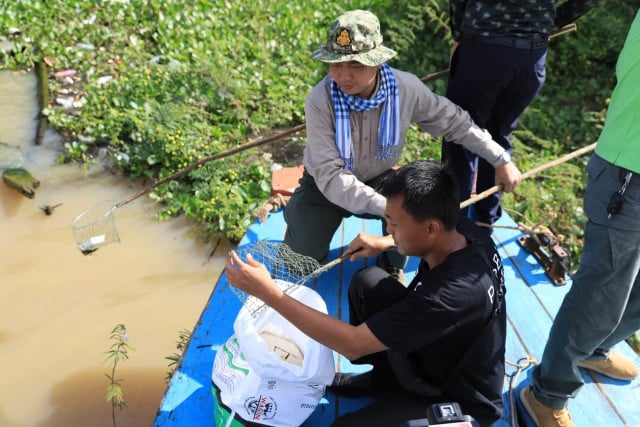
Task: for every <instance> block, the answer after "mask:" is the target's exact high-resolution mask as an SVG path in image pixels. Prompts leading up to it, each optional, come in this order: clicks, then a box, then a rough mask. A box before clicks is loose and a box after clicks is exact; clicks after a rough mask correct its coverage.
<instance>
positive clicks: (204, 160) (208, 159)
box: [115, 123, 305, 208]
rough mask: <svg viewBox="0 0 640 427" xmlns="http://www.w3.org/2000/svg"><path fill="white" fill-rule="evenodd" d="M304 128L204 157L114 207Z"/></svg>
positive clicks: (300, 126)
mask: <svg viewBox="0 0 640 427" xmlns="http://www.w3.org/2000/svg"><path fill="white" fill-rule="evenodd" d="M304 128H305V125H304V123H303V124H301V125H298V126H294V127H292V128H291V129H287V130H285V131H283V132H280V133H277V134H275V135H272V136H268V137H265V138H260V139H258V140H255V141H250V142H247V143H244V144H242V145H239V146H237V147H235V148H232V149H230V150H227V151H223V152H221V153H218V154H213V155H211V156H207V157H204V158H202V159H200V160H198V161H197V162H194V163H191V164H190V165H189V166H187V167H186V168H184V169H180V170H179V171H178V172H176V173H173V174H171V175H169V176H167V177H165V178H162V179H161V180H159V181H156V182H154V183H152V184H150V185H149V186H147V187H145V188H143V189H142V190H140V191H138V192H137V193H135V194H132V195H131V196H129V197H128V198H126V199H125V200H122V201H120V202H118V203H117V204H116V205H115V207H116V208H119V207H121V206H123V205H126V204H127V203H129V202H132V201H133V200H135V199H137V198H138V197H140V196H142V195H143V194H146V193H148V192H149V191H151V190H153V189H154V188H156V187H157V186H159V185H161V184H164V183H165V182H169V181H173V180H174V179H177V178H180V177H181V176H183V175H185V174H187V173H189V172H191V171H192V170H194V169H195V168H197V167H198V166H200V165H203V164H205V163H208V162H211V161H213V160H218V159H222V158H223V157H229V156H231V155H232V154H236V153H239V152H240V151H245V150H248V149H249V148H253V147H257V146H259V145H264V144H267V143H269V142H273V141H277V140H279V139H282V138H284V137H285V136H289V135H292V134H294V133H297V132H300V131H301V130H303V129H304Z"/></svg>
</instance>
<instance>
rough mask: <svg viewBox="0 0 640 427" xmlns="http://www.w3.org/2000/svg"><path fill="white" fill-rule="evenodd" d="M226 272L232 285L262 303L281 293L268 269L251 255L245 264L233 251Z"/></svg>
mask: <svg viewBox="0 0 640 427" xmlns="http://www.w3.org/2000/svg"><path fill="white" fill-rule="evenodd" d="M224 272H225V273H226V275H227V281H228V282H229V283H230V284H231V285H233V286H235V287H236V288H238V289H240V290H243V291H245V292H246V293H248V294H250V295H253V296H255V297H257V298H259V299H261V300H262V301H265V299H266V298H268V296H270V295H271V294H274V293H278V292H281V290H280V288H278V287H277V286H276V284H275V283H274V282H273V279H271V275H270V274H269V271H268V270H267V268H266V267H265V266H264V265H263V264H261V263H259V262H258V261H256V260H255V259H253V257H251V255H250V254H248V255H247V262H243V261H242V260H241V259H240V257H239V256H238V254H237V253H236V251H231V254H230V257H229V261H227V265H226V266H225V268H224ZM265 302H266V301H265Z"/></svg>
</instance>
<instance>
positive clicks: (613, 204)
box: [607, 172, 633, 218]
mask: <svg viewBox="0 0 640 427" xmlns="http://www.w3.org/2000/svg"><path fill="white" fill-rule="evenodd" d="M632 176H633V173H632V172H627V173H626V174H625V176H624V182H623V183H622V187H620V189H619V190H618V191H616V192H615V193H613V195H612V196H611V200H609V204H608V205H607V213H608V214H609V218H611V216H613V215H616V214H617V213H618V212H620V210H621V209H622V203H623V202H624V197H622V195H623V194H624V192H625V190H626V189H627V186H628V185H629V182H631V177H632Z"/></svg>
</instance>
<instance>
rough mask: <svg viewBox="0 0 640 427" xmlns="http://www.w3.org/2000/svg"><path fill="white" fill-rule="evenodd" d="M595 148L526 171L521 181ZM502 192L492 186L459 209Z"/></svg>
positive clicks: (594, 146)
mask: <svg viewBox="0 0 640 427" xmlns="http://www.w3.org/2000/svg"><path fill="white" fill-rule="evenodd" d="M595 148H596V143H595V142H594V143H593V144H591V145H587V146H586V147H582V148H580V149H578V150H576V151H572V152H571V153H569V154H565V155H564V156H562V157H559V158H557V159H556V160H553V161H551V162H549V163H545V164H543V165H540V166H537V167H535V168H533V169H531V170H530V171H527V172H525V173H523V174H522V179H526V178H529V177H531V176H533V175H535V174H537V173H539V172H542V171H544V170H547V169H549V168H552V167H554V166H557V165H559V164H560V163H564V162H566V161H567V160H571V159H573V158H575V157H578V156H581V155H583V154H585V153H588V152H590V151H593V150H594V149H595ZM500 190H502V185H494V186H493V187H491V188H489V189H487V190H484V191H483V192H482V193H478V194H476V195H475V196H473V197H470V198H468V199H467V200H465V201H464V202H462V203H460V209H462V208H466V207H467V206H469V205H472V204H474V203H476V202H478V201H480V200H482V199H486V198H487V197H489V196H490V195H492V194H494V193H497V192H498V191H500Z"/></svg>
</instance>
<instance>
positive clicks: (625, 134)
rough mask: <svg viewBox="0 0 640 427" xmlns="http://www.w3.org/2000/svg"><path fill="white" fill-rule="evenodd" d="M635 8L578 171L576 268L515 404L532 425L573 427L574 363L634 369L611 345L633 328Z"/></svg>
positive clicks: (638, 304)
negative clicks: (580, 208) (596, 134)
mask: <svg viewBox="0 0 640 427" xmlns="http://www.w3.org/2000/svg"><path fill="white" fill-rule="evenodd" d="M638 52H640V12H638V13H637V14H636V17H635V19H634V21H633V23H632V25H631V29H630V30H629V33H628V35H627V39H626V41H625V44H624V47H623V48H622V51H621V53H620V56H619V58H618V63H617V66H616V75H617V78H618V82H617V84H616V87H615V89H614V91H613V95H612V96H611V103H610V105H609V110H608V112H607V118H606V121H605V126H604V129H603V131H602V134H601V135H600V138H599V140H598V143H597V145H596V149H595V153H594V154H593V155H592V157H591V159H590V160H589V163H588V165H587V168H586V172H587V175H588V181H587V188H586V192H585V196H584V211H585V213H586V215H587V217H588V222H587V225H586V228H585V233H584V247H583V249H582V258H581V260H580V268H579V270H578V272H577V273H576V275H575V276H574V278H573V284H572V285H571V290H570V291H569V293H567V295H566V296H565V298H564V301H563V302H562V306H561V307H560V309H559V310H558V314H557V315H556V318H555V320H554V322H553V325H552V327H551V331H550V333H549V338H548V340H547V344H546V347H545V349H544V353H543V356H542V361H541V363H540V364H539V365H538V366H536V367H535V369H534V371H533V376H532V377H533V379H532V384H531V386H529V387H525V388H522V389H521V391H520V401H521V403H522V406H523V407H524V408H525V409H526V411H527V412H528V413H529V415H530V416H531V417H532V418H533V420H534V422H535V423H536V425H538V426H545V427H546V426H563V427H569V426H573V422H572V421H571V416H570V414H569V411H568V408H567V403H568V401H569V398H572V397H575V396H576V394H577V393H578V391H579V389H580V387H581V386H582V384H583V380H582V376H581V375H580V372H579V371H578V369H577V367H582V368H586V369H590V370H592V371H596V372H599V373H600V374H603V375H606V376H608V377H611V378H615V379H618V380H626V381H629V380H632V379H633V378H635V377H636V376H638V367H637V366H636V365H635V364H634V363H632V362H631V361H629V360H627V359H626V358H624V357H623V356H622V355H620V354H619V353H616V352H614V351H611V348H612V347H613V346H614V345H616V344H618V343H619V342H621V341H623V340H624V339H626V338H627V337H629V336H630V335H632V334H633V333H634V332H635V331H636V330H637V329H638V327H640V221H638V218H640V55H638Z"/></svg>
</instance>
